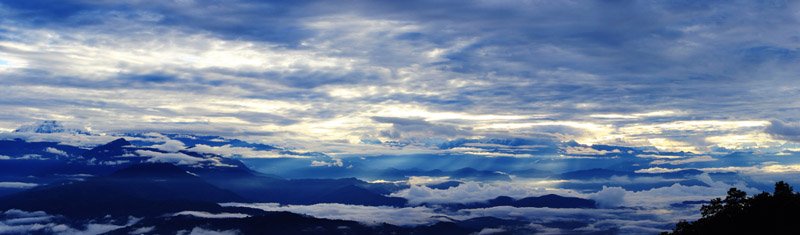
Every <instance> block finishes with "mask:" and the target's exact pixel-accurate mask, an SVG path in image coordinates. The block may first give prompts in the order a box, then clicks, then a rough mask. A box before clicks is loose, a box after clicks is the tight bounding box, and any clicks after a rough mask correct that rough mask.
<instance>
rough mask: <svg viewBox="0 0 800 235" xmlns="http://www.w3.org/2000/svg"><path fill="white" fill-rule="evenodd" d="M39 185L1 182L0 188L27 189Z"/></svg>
mask: <svg viewBox="0 0 800 235" xmlns="http://www.w3.org/2000/svg"><path fill="white" fill-rule="evenodd" d="M38 185H39V184H34V183H24V182H0V188H15V189H27V188H33V187H36V186H38Z"/></svg>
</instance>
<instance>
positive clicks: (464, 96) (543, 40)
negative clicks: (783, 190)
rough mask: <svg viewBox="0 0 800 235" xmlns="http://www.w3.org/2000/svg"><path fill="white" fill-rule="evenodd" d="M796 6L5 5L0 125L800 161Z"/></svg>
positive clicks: (306, 144) (325, 146)
mask: <svg viewBox="0 0 800 235" xmlns="http://www.w3.org/2000/svg"><path fill="white" fill-rule="evenodd" d="M799 20H800V6H798V4H797V3H795V2H792V1H732V2H729V1H726V2H724V3H722V2H716V1H683V0H673V1H535V0H533V1H505V0H492V1H447V0H441V1H413V0H412V1H240V0H227V1H222V0H219V1H212V0H208V1H205V0H174V1H104V0H100V1H80V0H73V1H47V0H43V1H13V0H3V1H0V110H2V112H0V132H9V131H13V130H14V129H16V128H17V127H18V126H20V125H23V124H28V123H32V122H35V121H38V120H59V121H62V122H65V123H68V124H69V125H73V126H80V127H85V128H87V129H88V130H90V131H92V132H96V133H106V132H108V133H113V132H130V131H155V132H164V133H174V132H192V133H207V134H216V135H223V136H229V137H238V138H244V139H253V140H259V141H262V142H267V143H275V144H278V145H285V146H291V147H293V148H297V149H305V150H309V151H324V152H329V153H359V152H381V151H390V150H397V146H403V149H401V151H409V152H410V151H424V150H426V149H430V146H432V145H436V144H440V143H443V142H446V141H450V140H454V139H482V138H500V139H502V138H544V139H550V140H554V141H572V140H574V141H577V142H578V143H581V144H586V145H592V144H608V145H620V146H651V147H654V148H657V149H658V150H662V151H686V152H693V153H698V154H702V153H710V152H714V151H720V149H724V150H731V151H736V150H764V151H767V150H769V151H785V150H795V149H796V150H797V151H800V149H798V147H797V144H796V142H797V141H800V80H799V78H798V76H799V75H800V70H799V69H798V68H800V66H798V65H800V51H798V48H799V47H800V33H798V31H797V28H798V26H800V24H799V23H800V22H799Z"/></svg>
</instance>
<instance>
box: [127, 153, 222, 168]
mask: <svg viewBox="0 0 800 235" xmlns="http://www.w3.org/2000/svg"><path fill="white" fill-rule="evenodd" d="M136 153H137V154H139V155H142V156H146V157H150V159H147V162H166V163H174V164H178V165H194V164H197V163H201V162H207V161H208V160H206V159H202V158H197V157H192V156H189V155H186V154H183V153H162V152H156V151H150V150H136Z"/></svg>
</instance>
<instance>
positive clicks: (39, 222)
mask: <svg viewBox="0 0 800 235" xmlns="http://www.w3.org/2000/svg"><path fill="white" fill-rule="evenodd" d="M101 220H102V219H101ZM137 221H138V219H134V218H129V219H128V220H127V221H122V223H121V224H120V222H116V223H114V222H110V221H89V222H88V223H83V224H75V223H70V222H69V221H68V220H67V219H65V218H63V217H60V216H56V215H49V214H47V213H45V212H42V211H35V212H29V211H23V210H17V209H11V210H7V211H4V212H2V213H0V234H30V233H44V234H58V235H72V234H75V235H77V234H103V233H107V232H109V231H112V230H115V229H119V228H122V227H125V226H130V225H132V224H134V223H136V222H137ZM105 222H108V223H105Z"/></svg>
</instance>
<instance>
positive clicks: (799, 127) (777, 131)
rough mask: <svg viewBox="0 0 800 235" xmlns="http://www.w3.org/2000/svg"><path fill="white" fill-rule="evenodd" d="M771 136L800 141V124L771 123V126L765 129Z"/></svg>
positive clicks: (773, 121) (774, 121) (777, 121)
mask: <svg viewBox="0 0 800 235" xmlns="http://www.w3.org/2000/svg"><path fill="white" fill-rule="evenodd" d="M765 131H766V132H767V133H769V134H770V135H772V136H774V137H777V138H779V139H784V140H790V141H795V142H798V141H800V123H790V122H784V121H780V120H772V121H770V124H769V126H767V128H766V129H765Z"/></svg>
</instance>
